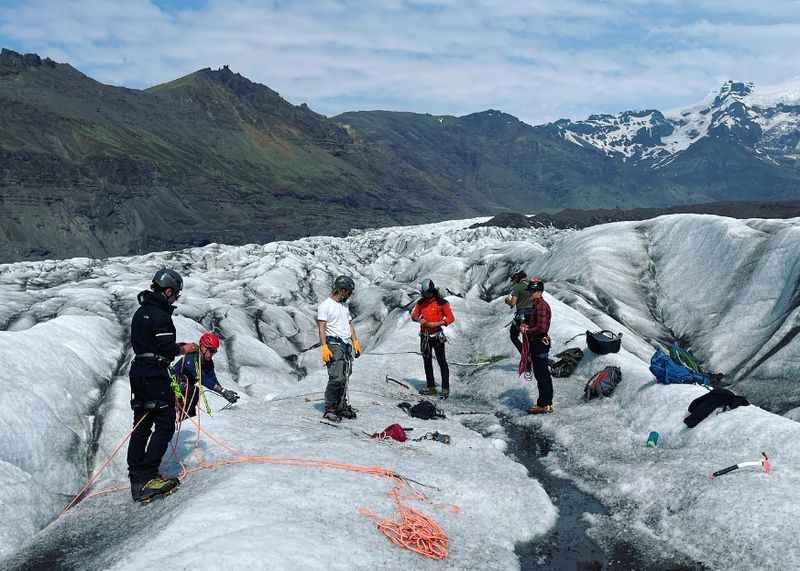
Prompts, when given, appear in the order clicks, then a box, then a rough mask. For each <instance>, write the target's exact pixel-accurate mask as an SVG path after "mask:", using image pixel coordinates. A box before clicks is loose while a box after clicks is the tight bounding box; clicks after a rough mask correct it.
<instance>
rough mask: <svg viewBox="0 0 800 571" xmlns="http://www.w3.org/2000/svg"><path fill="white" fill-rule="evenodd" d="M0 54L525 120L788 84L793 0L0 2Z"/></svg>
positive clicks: (146, 81)
mask: <svg viewBox="0 0 800 571" xmlns="http://www.w3.org/2000/svg"><path fill="white" fill-rule="evenodd" d="M0 46H3V47H10V48H12V49H16V50H18V51H23V52H37V53H39V54H41V55H47V56H50V57H52V58H53V59H55V60H57V61H61V62H67V63H70V64H72V65H73V66H75V67H77V68H78V69H80V70H81V71H83V72H84V73H86V74H88V75H90V76H92V77H93V78H95V79H97V80H99V81H102V82H104V83H110V84H114V85H124V86H127V87H134V88H141V87H148V86H151V85H154V84H157V83H161V82H164V81H169V80H172V79H175V78H177V77H180V76H182V75H185V74H187V73H191V72H192V71H195V70H197V69H200V68H203V67H213V68H216V67H220V66H222V65H226V64H227V65H229V66H230V67H231V69H232V70H234V71H237V72H240V73H242V74H243V75H245V76H247V77H249V78H250V79H252V80H254V81H258V82H260V83H264V84H266V85H268V86H270V87H271V88H273V89H275V90H276V91H278V92H279V93H281V95H283V96H284V97H285V98H287V99H288V100H289V101H291V102H292V103H301V102H307V103H308V104H309V105H310V106H311V107H312V108H313V109H314V110H316V111H318V112H320V113H323V114H326V115H335V114H337V113H340V112H343V111H348V110H361V109H392V110H401V111H416V112H427V113H433V114H453V115H463V114H466V113H471V112H475V111H481V110H485V109H489V108H493V109H500V110H502V111H505V112H507V113H511V114H513V115H516V116H517V117H519V118H521V119H522V120H524V121H527V122H529V123H533V124H536V123H542V122H546V121H551V120H554V119H557V118H560V117H570V118H582V117H585V116H587V115H589V114H590V113H601V112H616V111H622V110H626V109H643V108H659V109H671V108H675V107H679V106H683V105H687V104H692V103H695V102H697V101H699V100H701V99H702V98H703V97H705V96H706V95H707V94H708V93H709V92H710V91H714V90H716V89H717V88H718V87H719V85H720V84H721V83H722V82H724V81H726V80H728V79H734V80H742V81H753V82H755V83H756V85H759V84H762V85H772V84H776V83H782V82H784V81H787V80H789V79H793V78H796V77H798V76H800V57H798V55H797V52H798V46H800V0H770V1H769V2H753V1H752V0H747V1H744V0H707V1H702V2H701V1H689V0H607V1H605V2H600V1H599V0H591V1H583V0H528V1H525V2H514V1H511V0H504V1H503V0H373V1H371V2H366V1H361V2H357V1H351V0H318V1H311V0H299V1H291V0H281V1H258V2H257V1H252V0H183V1H181V0H81V1H78V0H0Z"/></svg>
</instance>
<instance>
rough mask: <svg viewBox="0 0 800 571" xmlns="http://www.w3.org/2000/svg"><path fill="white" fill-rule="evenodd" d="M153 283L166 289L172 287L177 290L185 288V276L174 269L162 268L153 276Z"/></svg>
mask: <svg viewBox="0 0 800 571" xmlns="http://www.w3.org/2000/svg"><path fill="white" fill-rule="evenodd" d="M153 285H155V286H158V287H159V288H160V289H162V290H165V289H167V288H172V289H173V290H175V291H182V290H183V278H182V277H181V275H180V274H179V273H178V272H176V271H175V270H173V269H170V268H162V269H160V270H158V271H157V272H156V275H154V276H153Z"/></svg>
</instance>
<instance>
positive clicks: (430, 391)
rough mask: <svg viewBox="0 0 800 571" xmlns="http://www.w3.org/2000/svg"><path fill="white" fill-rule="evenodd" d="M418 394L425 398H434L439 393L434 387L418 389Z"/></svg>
mask: <svg viewBox="0 0 800 571" xmlns="http://www.w3.org/2000/svg"><path fill="white" fill-rule="evenodd" d="M419 394H421V395H425V396H436V395H438V394H439V391H437V390H436V387H425V388H424V389H420V391H419Z"/></svg>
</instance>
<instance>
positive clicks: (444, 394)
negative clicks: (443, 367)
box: [439, 389, 450, 400]
mask: <svg viewBox="0 0 800 571" xmlns="http://www.w3.org/2000/svg"><path fill="white" fill-rule="evenodd" d="M449 396H450V389H442V392H441V393H440V394H439V398H441V399H442V400H447V397H449Z"/></svg>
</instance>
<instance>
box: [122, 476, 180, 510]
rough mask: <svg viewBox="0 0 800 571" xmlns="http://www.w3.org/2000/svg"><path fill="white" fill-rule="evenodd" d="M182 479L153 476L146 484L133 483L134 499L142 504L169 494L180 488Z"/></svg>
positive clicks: (132, 493)
mask: <svg viewBox="0 0 800 571" xmlns="http://www.w3.org/2000/svg"><path fill="white" fill-rule="evenodd" d="M179 485H180V480H178V479H177V478H162V477H161V476H159V477H158V478H153V479H152V480H150V481H149V482H147V483H146V484H144V485H141V486H140V485H135V484H132V485H131V496H133V501H135V502H139V503H142V504H147V503H150V502H151V501H152V500H154V499H156V498H159V497H162V496H168V495H170V494H171V493H172V492H174V491H175V490H177V489H178V486H179Z"/></svg>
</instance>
